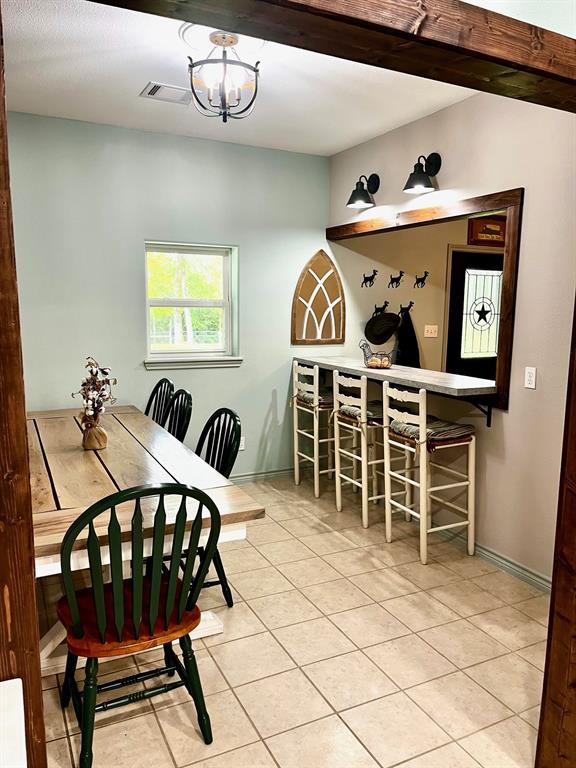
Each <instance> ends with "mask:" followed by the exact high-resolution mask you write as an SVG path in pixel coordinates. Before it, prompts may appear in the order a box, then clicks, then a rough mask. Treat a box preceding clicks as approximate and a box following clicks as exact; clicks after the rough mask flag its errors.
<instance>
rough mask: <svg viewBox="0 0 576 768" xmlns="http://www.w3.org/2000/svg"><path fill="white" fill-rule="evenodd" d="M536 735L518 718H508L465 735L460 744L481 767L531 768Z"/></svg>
mask: <svg viewBox="0 0 576 768" xmlns="http://www.w3.org/2000/svg"><path fill="white" fill-rule="evenodd" d="M536 738H537V733H536V731H535V730H534V728H532V727H531V726H530V725H528V723H525V722H524V721H523V720H521V719H520V718H519V717H512V718H510V719H509V720H504V721H503V722H501V723H497V724H496V725H492V726H491V727H490V728H486V729H485V730H483V731H479V732H478V733H475V734H473V735H472V736H468V737H466V738H465V739H463V740H462V742H461V744H462V746H463V747H464V749H465V750H466V751H467V752H469V753H470V754H471V755H472V756H473V757H474V758H475V759H476V760H477V761H478V762H479V763H480V765H481V766H483V768H531V766H533V765H534V757H535V754H536Z"/></svg>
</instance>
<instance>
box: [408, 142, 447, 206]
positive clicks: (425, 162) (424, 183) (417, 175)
mask: <svg viewBox="0 0 576 768" xmlns="http://www.w3.org/2000/svg"><path fill="white" fill-rule="evenodd" d="M441 167H442V158H441V157H440V155H439V154H438V152H432V153H431V154H430V155H428V157H425V156H424V155H420V157H419V158H418V162H417V163H416V165H415V166H414V170H413V171H412V173H411V174H410V176H408V181H407V182H406V184H405V185H404V192H406V193H407V194H409V195H421V194H422V193H424V192H433V191H434V190H435V189H437V187H436V185H435V184H434V182H433V181H432V177H434V176H436V175H437V173H438V171H439V170H440V168H441Z"/></svg>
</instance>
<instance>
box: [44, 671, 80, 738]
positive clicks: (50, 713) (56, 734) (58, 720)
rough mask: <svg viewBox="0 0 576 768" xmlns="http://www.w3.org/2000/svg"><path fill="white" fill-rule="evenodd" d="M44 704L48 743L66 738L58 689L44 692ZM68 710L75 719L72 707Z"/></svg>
mask: <svg viewBox="0 0 576 768" xmlns="http://www.w3.org/2000/svg"><path fill="white" fill-rule="evenodd" d="M80 674H81V673H80ZM42 702H43V706H44V727H45V729H46V741H53V740H54V739H61V738H62V737H63V736H66V725H65V723H64V713H63V711H62V707H61V706H60V692H59V691H58V688H50V689H49V690H48V691H43V692H42ZM68 709H69V710H70V711H71V712H72V716H73V717H74V713H73V711H72V705H70V706H69V707H68Z"/></svg>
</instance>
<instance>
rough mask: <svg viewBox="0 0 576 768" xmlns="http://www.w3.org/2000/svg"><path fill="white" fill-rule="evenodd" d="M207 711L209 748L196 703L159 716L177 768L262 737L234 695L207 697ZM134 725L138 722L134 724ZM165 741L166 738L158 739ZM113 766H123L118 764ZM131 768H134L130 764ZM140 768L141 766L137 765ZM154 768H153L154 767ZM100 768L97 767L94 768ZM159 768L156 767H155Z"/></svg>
mask: <svg viewBox="0 0 576 768" xmlns="http://www.w3.org/2000/svg"><path fill="white" fill-rule="evenodd" d="M206 709H207V710H208V714H209V715H210V721H211V724H212V734H213V736H214V741H213V742H212V744H205V743H204V740H203V738H202V736H201V734H200V731H199V728H198V720H197V717H196V709H195V708H194V704H193V703H192V702H190V703H188V704H180V705H179V706H177V707H170V709H163V710H161V711H160V712H158V713H157V717H158V720H159V722H160V727H161V728H162V731H163V732H164V736H165V737H166V741H167V742H168V746H169V747H170V751H171V752H172V754H173V756H174V759H175V761H176V765H178V766H183V765H189V764H190V763H194V762H196V761H198V760H207V759H208V758H209V757H213V756H214V755H218V754H220V753H222V752H228V751H230V750H231V749H237V748H238V747H243V746H245V745H246V744H250V743H252V742H254V741H258V734H257V733H256V731H255V730H254V728H253V727H252V725H251V723H250V721H249V720H248V718H247V717H246V714H245V713H244V710H243V709H242V707H241V706H240V704H239V703H238V701H237V699H236V697H235V696H234V694H233V693H232V691H223V692H222V693H215V694H213V695H212V696H207V697H206ZM131 722H136V721H135V720H132V721H131ZM158 741H162V738H161V737H160V738H158ZM113 765H122V762H121V761H114V763H113ZM127 765H132V763H128V762H127ZM134 765H137V763H134ZM150 765H151V768H152V765H153V764H150ZM94 768H97V766H94ZM154 768H156V766H154Z"/></svg>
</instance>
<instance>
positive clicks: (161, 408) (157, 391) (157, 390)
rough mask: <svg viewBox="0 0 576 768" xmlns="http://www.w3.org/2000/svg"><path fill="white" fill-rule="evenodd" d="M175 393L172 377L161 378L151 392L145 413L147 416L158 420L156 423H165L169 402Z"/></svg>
mask: <svg viewBox="0 0 576 768" xmlns="http://www.w3.org/2000/svg"><path fill="white" fill-rule="evenodd" d="M173 394H174V384H173V383H172V382H171V381H170V379H160V381H159V382H157V384H156V385H155V386H154V389H153V390H152V392H151V393H150V397H149V398H148V402H147V404H146V409H145V411H144V413H145V414H146V416H150V418H151V419H152V420H153V421H155V422H156V424H161V425H162V424H164V421H165V420H166V412H167V410H168V404H169V403H170V399H171V397H172V395H173Z"/></svg>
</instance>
